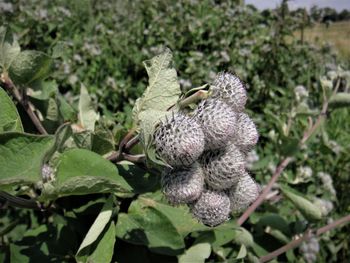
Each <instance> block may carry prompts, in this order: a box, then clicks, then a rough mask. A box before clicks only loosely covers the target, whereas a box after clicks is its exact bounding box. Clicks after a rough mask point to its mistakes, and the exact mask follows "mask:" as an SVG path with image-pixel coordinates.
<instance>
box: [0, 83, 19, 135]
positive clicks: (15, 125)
mask: <svg viewBox="0 0 350 263" xmlns="http://www.w3.org/2000/svg"><path fill="white" fill-rule="evenodd" d="M5 131H17V132H23V126H22V122H21V118H20V117H19V114H18V112H17V109H16V106H15V105H14V104H13V102H12V100H11V98H10V97H9V96H8V95H7V93H6V92H5V91H4V90H3V89H2V88H0V132H5Z"/></svg>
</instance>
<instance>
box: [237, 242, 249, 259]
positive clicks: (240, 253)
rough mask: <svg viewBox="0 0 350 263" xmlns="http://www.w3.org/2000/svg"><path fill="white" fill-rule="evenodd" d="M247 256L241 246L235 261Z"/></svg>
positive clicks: (244, 248) (244, 247)
mask: <svg viewBox="0 0 350 263" xmlns="http://www.w3.org/2000/svg"><path fill="white" fill-rule="evenodd" d="M246 256H247V248H246V246H245V245H241V248H240V249H239V252H238V255H237V257H236V259H241V258H245V257H246Z"/></svg>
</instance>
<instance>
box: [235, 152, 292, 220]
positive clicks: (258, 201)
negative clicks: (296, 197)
mask: <svg viewBox="0 0 350 263" xmlns="http://www.w3.org/2000/svg"><path fill="white" fill-rule="evenodd" d="M291 161H292V157H286V158H285V159H284V160H283V161H282V162H281V164H280V165H279V166H278V167H277V169H276V171H275V173H274V174H273V176H272V177H271V180H270V181H269V183H268V184H267V185H266V187H265V188H264V190H263V191H262V193H261V194H260V195H259V197H258V199H256V200H255V202H254V203H253V204H252V205H251V206H250V207H248V208H247V210H246V211H245V212H244V213H243V214H242V215H241V216H240V218H239V219H238V220H237V224H238V225H239V226H241V225H242V224H243V223H244V222H245V221H246V220H247V219H248V218H249V216H250V215H251V214H252V213H253V212H254V211H255V209H256V208H258V206H259V205H260V204H261V203H262V202H263V201H264V199H265V197H266V196H267V194H268V193H269V192H270V190H271V188H272V186H273V185H274V183H275V182H276V181H277V179H278V177H279V176H280V175H281V173H282V172H283V170H284V169H285V168H286V167H287V165H288V164H289V163H290V162H291Z"/></svg>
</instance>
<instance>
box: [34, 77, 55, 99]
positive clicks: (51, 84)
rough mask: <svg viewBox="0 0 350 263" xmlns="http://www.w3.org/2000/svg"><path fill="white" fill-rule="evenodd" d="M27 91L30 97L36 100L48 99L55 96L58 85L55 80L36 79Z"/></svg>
mask: <svg viewBox="0 0 350 263" xmlns="http://www.w3.org/2000/svg"><path fill="white" fill-rule="evenodd" d="M27 92H28V95H29V96H30V97H32V98H35V99H37V100H48V99H50V98H55V97H56V96H57V93H58V87H57V83H56V82H55V81H37V82H35V85H34V83H33V85H32V87H31V89H28V91H27Z"/></svg>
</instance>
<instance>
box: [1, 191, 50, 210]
mask: <svg viewBox="0 0 350 263" xmlns="http://www.w3.org/2000/svg"><path fill="white" fill-rule="evenodd" d="M0 198H2V199H4V200H6V201H7V202H8V204H9V205H12V206H16V207H20V208H29V209H35V210H41V211H42V210H43V208H42V207H41V205H40V203H39V202H36V201H34V200H28V199H24V198H21V197H17V196H13V195H10V194H8V193H6V192H3V191H0Z"/></svg>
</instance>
